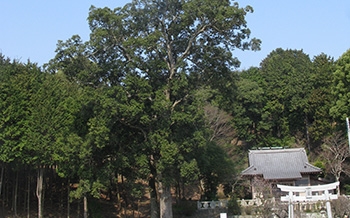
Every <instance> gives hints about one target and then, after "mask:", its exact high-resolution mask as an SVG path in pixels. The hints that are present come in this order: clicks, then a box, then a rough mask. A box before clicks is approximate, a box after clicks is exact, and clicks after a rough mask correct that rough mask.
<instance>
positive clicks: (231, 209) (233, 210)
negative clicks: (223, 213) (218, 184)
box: [227, 195, 241, 215]
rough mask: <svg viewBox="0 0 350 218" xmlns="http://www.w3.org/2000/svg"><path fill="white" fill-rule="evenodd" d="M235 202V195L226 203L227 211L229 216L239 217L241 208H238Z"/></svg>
mask: <svg viewBox="0 0 350 218" xmlns="http://www.w3.org/2000/svg"><path fill="white" fill-rule="evenodd" d="M237 200H238V198H237V197H236V196H235V195H233V196H232V197H231V198H230V199H229V201H228V203H227V211H228V213H229V214H231V215H240V214H241V207H240V205H239V203H238V201H237Z"/></svg>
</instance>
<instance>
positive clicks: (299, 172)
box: [241, 148, 321, 199]
mask: <svg viewBox="0 0 350 218" xmlns="http://www.w3.org/2000/svg"><path fill="white" fill-rule="evenodd" d="M320 172H321V169H320V168H318V167H315V166H313V165H311V164H310V163H309V161H308V158H307V155H306V151H305V149H303V148H292V149H273V148H268V149H260V150H250V151H249V167H248V168H247V169H245V170H244V171H242V173H241V175H242V176H244V177H246V178H249V179H250V180H251V188H252V198H253V199H255V198H262V197H265V195H270V197H271V196H275V197H280V196H281V194H282V193H281V191H280V190H279V189H278V188H277V184H281V185H289V186H310V185H315V184H316V183H315V182H313V181H312V179H311V177H312V175H317V174H319V173H320ZM315 181H317V180H315Z"/></svg>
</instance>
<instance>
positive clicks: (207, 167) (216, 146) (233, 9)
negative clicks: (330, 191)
mask: <svg viewBox="0 0 350 218" xmlns="http://www.w3.org/2000/svg"><path fill="white" fill-rule="evenodd" d="M250 12H252V8H251V7H250V6H247V7H246V8H240V7H239V5H238V4H237V3H233V4H230V2H229V1H219V0H211V1H209V0H208V1H207V0H205V1H203V0H191V1H167V4H165V3H164V1H150V0H142V1H132V2H131V3H129V4H127V5H125V7H123V8H116V9H109V8H96V7H91V9H90V12H89V17H88V22H89V26H90V29H91V36H90V40H89V41H87V42H83V41H82V40H81V38H80V37H79V36H78V35H75V36H72V37H71V38H70V39H68V40H66V41H59V42H58V44H57V50H56V56H55V57H53V59H51V60H50V62H49V63H48V64H46V65H45V66H43V68H41V67H38V66H37V65H36V64H33V63H30V62H28V63H20V62H17V61H16V60H10V59H8V58H6V57H5V56H3V55H0V90H1V92H0V98H1V99H0V111H1V113H0V164H1V172H0V200H1V202H2V210H3V211H2V212H4V211H5V209H10V210H11V214H13V215H14V216H18V214H19V213H20V214H28V216H29V213H30V212H31V211H32V210H33V209H32V208H35V209H36V210H37V212H36V216H38V217H39V218H41V217H49V216H50V214H51V212H52V211H51V210H49V208H56V211H59V212H58V213H59V214H58V216H67V215H68V216H69V215H71V216H81V215H83V216H84V217H88V216H89V215H90V217H99V216H102V215H101V213H102V212H103V211H104V208H102V207H103V204H101V202H100V201H99V200H101V199H102V200H103V202H113V203H115V204H116V209H114V210H115V211H116V213H120V214H121V213H126V211H132V212H133V213H134V214H135V213H138V214H140V213H141V211H140V208H141V207H142V206H141V205H142V203H144V202H145V201H146V200H148V201H149V205H150V206H149V211H148V212H146V213H147V215H148V216H149V215H150V216H151V217H152V218H156V217H167V218H168V217H173V213H178V214H181V213H183V214H192V213H193V207H192V204H191V203H188V202H187V201H188V200H189V198H190V197H191V196H192V195H193V194H194V192H192V193H190V194H188V192H189V189H190V187H199V190H198V191H197V192H198V193H199V195H200V196H201V197H202V198H203V199H208V200H213V199H215V198H217V195H216V193H217V187H218V185H219V184H223V185H224V187H225V188H224V190H225V194H226V195H230V196H232V199H236V198H241V197H244V196H240V195H244V194H246V193H245V191H242V190H244V187H242V184H243V183H241V182H240V181H239V173H240V171H241V170H242V169H243V168H244V167H245V164H246V162H245V161H246V151H247V149H251V148H254V147H261V146H263V147H266V146H282V147H305V148H306V149H307V150H308V152H309V154H310V157H312V160H314V161H317V164H318V165H322V166H324V167H325V177H328V178H330V179H336V180H340V181H341V180H345V179H348V177H346V176H345V175H348V174H349V172H348V171H347V170H348V167H347V166H348V165H346V164H347V162H348V159H347V157H348V151H347V153H344V151H343V152H342V150H341V149H333V148H334V147H335V146H337V144H336V143H333V141H332V140H331V139H332V137H333V138H334V137H335V136H336V137H337V140H336V142H341V145H342V149H343V147H344V146H343V145H344V140H343V139H344V133H345V131H346V125H345V118H346V117H348V116H349V114H350V111H349V108H350V107H347V106H348V104H349V101H348V100H347V97H348V93H349V90H348V89H349V88H350V86H349V83H350V82H349V81H348V79H349V78H350V77H349V75H350V71H349V69H350V68H349V64H350V61H349V57H350V50H348V51H347V52H345V53H344V54H343V56H342V57H340V58H339V60H335V61H334V60H333V58H331V57H328V56H327V55H326V54H320V55H318V56H316V57H314V58H313V59H310V57H309V56H308V55H307V54H305V53H304V52H303V51H302V50H292V49H288V50H284V49H281V48H277V49H276V50H274V51H272V52H271V53H270V54H269V55H268V56H267V57H266V58H265V59H264V60H263V61H262V62H261V64H260V67H252V68H250V69H247V70H244V71H237V70H235V69H236V68H235V67H237V66H238V65H239V61H238V60H237V58H236V57H234V56H233V50H234V49H243V50H246V49H251V50H259V46H260V40H258V39H255V38H252V39H250V30H249V28H247V24H246V21H245V15H246V14H247V13H250ZM333 151H337V152H338V153H339V152H340V153H341V154H342V155H343V156H342V157H343V158H342V159H340V160H339V161H338V162H341V163H342V164H344V165H342V167H341V168H340V169H337V170H336V172H335V171H334V166H333V164H332V163H333V162H332V159H331V158H330V157H329V155H331V154H332V153H331V152H333ZM333 153H334V152H333ZM320 154H322V155H321V156H323V157H324V158H319V157H320ZM338 162H337V163H338ZM337 163H335V164H337ZM333 177H335V178H333ZM172 190H174V193H175V194H174V196H175V199H176V202H177V204H176V206H175V207H174V212H173V207H172V192H171V191H172ZM33 193H35V194H33ZM146 196H147V197H149V198H148V199H145V198H146ZM184 202H186V203H184ZM189 205H190V206H189ZM57 208H58V210H57ZM230 209H232V211H235V210H237V205H236V204H235V203H234V202H233V201H230ZM179 210H181V211H179ZM3 214H4V213H3ZM56 216H57V214H56ZM110 216H112V215H110Z"/></svg>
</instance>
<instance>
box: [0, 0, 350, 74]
mask: <svg viewBox="0 0 350 218" xmlns="http://www.w3.org/2000/svg"><path fill="white" fill-rule="evenodd" d="M129 1H131V0H73V1H72V0H70V1H68V0H60V1H48V0H33V1H24V0H11V1H7V0H1V1H0V20H1V25H0V52H1V53H2V54H3V55H5V56H8V57H10V58H11V59H18V60H20V61H22V62H26V61H27V60H28V59H30V61H32V62H36V63H38V64H39V65H42V64H44V63H46V62H48V61H49V60H50V59H51V58H53V57H54V55H55V52H54V51H55V49H56V43H57V41H58V40H67V39H68V38H70V37H71V36H72V35H74V34H79V35H80V36H81V37H82V38H83V40H88V37H89V33H90V31H89V28H88V24H87V20H86V18H87V16H88V12H89V8H90V6H91V5H95V6H96V7H105V6H107V7H110V8H115V7H120V6H123V5H125V4H126V3H128V2H129ZM237 2H238V3H239V4H240V6H242V7H243V6H246V5H251V6H252V7H253V8H254V13H252V14H248V15H247V17H246V18H247V21H248V27H249V28H250V29H251V31H252V37H257V38H260V39H261V40H262V49H261V51H258V52H252V51H244V52H241V51H239V50H235V51H234V55H235V56H237V57H238V59H239V60H240V61H241V63H242V64H241V69H246V68H248V67H250V66H259V64H260V62H261V61H262V60H263V59H264V58H265V57H266V56H267V55H268V54H269V53H270V52H271V51H272V50H274V49H276V48H283V49H303V51H304V52H305V53H306V54H309V56H310V58H313V57H314V56H315V55H319V54H321V53H322V52H323V53H325V54H327V55H329V56H331V57H334V58H335V59H338V58H339V56H341V55H342V54H343V53H344V52H345V51H346V50H348V49H350V1H349V0H336V1H326V0H306V1H305V0H294V1H288V0H284V1H273V0H264V1H262V0H239V1H237Z"/></svg>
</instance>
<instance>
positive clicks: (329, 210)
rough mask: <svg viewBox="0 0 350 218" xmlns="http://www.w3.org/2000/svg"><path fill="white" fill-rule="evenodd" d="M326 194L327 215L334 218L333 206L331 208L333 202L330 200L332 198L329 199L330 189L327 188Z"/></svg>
mask: <svg viewBox="0 0 350 218" xmlns="http://www.w3.org/2000/svg"><path fill="white" fill-rule="evenodd" d="M324 194H325V196H326V208H327V217H328V218H332V208H331V202H330V199H329V192H328V190H325V191H324Z"/></svg>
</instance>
